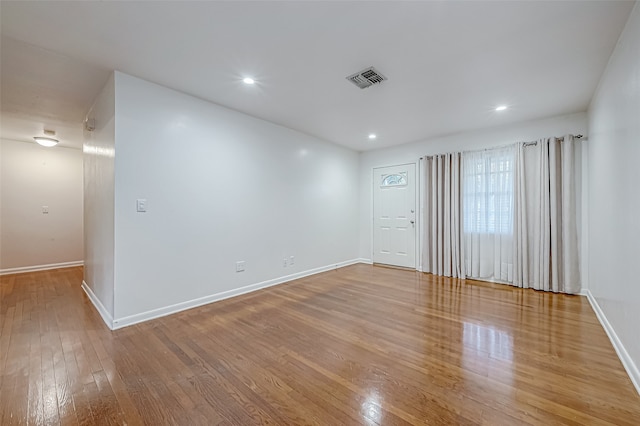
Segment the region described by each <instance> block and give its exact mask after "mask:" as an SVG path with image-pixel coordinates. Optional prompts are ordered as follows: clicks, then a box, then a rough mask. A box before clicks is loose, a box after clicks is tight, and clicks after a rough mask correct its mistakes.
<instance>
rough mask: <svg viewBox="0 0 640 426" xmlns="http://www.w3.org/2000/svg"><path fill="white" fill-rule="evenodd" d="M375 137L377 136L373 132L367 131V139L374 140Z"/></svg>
mask: <svg viewBox="0 0 640 426" xmlns="http://www.w3.org/2000/svg"><path fill="white" fill-rule="evenodd" d="M375 138H377V136H376V134H375V133H369V139H371V140H374V139H375Z"/></svg>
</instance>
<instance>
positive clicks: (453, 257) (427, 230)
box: [422, 152, 465, 278]
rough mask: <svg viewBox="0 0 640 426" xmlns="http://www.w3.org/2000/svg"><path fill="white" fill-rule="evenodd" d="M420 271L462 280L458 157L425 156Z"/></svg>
mask: <svg viewBox="0 0 640 426" xmlns="http://www.w3.org/2000/svg"><path fill="white" fill-rule="evenodd" d="M422 165H423V167H422V170H423V173H424V182H425V188H424V203H425V208H424V216H423V224H424V226H423V229H424V233H423V244H422V247H423V251H422V270H423V272H430V273H432V274H435V275H443V276H445V277H456V278H464V277H465V275H464V271H463V265H464V259H463V256H464V250H463V241H462V216H461V172H462V170H461V168H462V167H461V166H462V165H461V154H460V153H459V152H458V153H452V154H442V155H435V156H433V157H425V158H424V160H423V163H422Z"/></svg>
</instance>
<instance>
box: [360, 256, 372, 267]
mask: <svg viewBox="0 0 640 426" xmlns="http://www.w3.org/2000/svg"><path fill="white" fill-rule="evenodd" d="M357 263H366V264H367V265H373V260H371V259H365V258H364V257H361V258H360V259H358V262H357Z"/></svg>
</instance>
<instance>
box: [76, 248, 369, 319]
mask: <svg viewBox="0 0 640 426" xmlns="http://www.w3.org/2000/svg"><path fill="white" fill-rule="evenodd" d="M356 263H366V259H352V260H348V261H345V262H339V263H334V264H330V265H326V266H321V267H319V268H313V269H309V270H306V271H302V272H297V273H295V274H291V275H285V276H283V277H279V278H274V279H272V280H267V281H262V282H259V283H256V284H250V285H247V286H244V287H240V288H235V289H232V290H227V291H223V292H220V293H216V294H211V295H209V296H204V297H200V298H198V299H192V300H188V301H186V302H181V303H176V304H174V305H169V306H165V307H162V308H158V309H153V310H150V311H147V312H142V313H139V314H135V315H130V316H127V317H122V318H117V319H114V320H113V321H112V323H111V324H112V326H109V322H108V321H107V320H106V319H105V322H106V323H107V325H108V326H109V328H111V329H112V330H117V329H119V328H123V327H127V326H130V325H133V324H137V323H140V322H144V321H149V320H152V319H154V318H159V317H163V316H166V315H171V314H175V313H177V312H180V311H185V310H187V309H192V308H197V307H198V306H202V305H207V304H209V303H212V302H217V301H220V300H224V299H228V298H230V297H235V296H240V295H241V294H246V293H250V292H252V291H256V290H261V289H263V288H267V287H271V286H274V285H278V284H282V283H286V282H288V281H293V280H297V279H300V278H304V277H308V276H310V275H315V274H319V273H321V272H326V271H331V270H333V269H338V268H343V267H345V266H349V265H355V264H356ZM85 291H86V290H85ZM89 298H91V296H89ZM94 304H95V303H94ZM96 307H97V306H96ZM98 309H99V308H98ZM101 315H102V314H101ZM104 318H105V317H104V315H103V319H104Z"/></svg>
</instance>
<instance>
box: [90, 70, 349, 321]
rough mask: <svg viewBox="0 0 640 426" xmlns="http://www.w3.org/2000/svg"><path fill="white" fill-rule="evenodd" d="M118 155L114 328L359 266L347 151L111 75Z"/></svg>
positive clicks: (256, 120) (105, 165) (114, 241)
mask: <svg viewBox="0 0 640 426" xmlns="http://www.w3.org/2000/svg"><path fill="white" fill-rule="evenodd" d="M243 95H244V96H246V95H247V94H246V93H244V94H243ZM114 152H115V157H114V163H113V164H114V205H113V217H114V223H113V235H112V241H113V247H114V251H113V253H114V265H113V271H114V277H113V324H112V326H114V327H116V328H117V327H121V326H124V325H127V324H131V323H135V322H138V321H142V320H146V319H149V318H152V317H154V316H159V315H164V314H168V313H171V312H174V311H177V310H180V309H186V308H188V307H191V306H197V305H199V304H202V303H207V302H210V301H213V300H216V299H219V298H222V297H227V296H231V295H234V294H239V293H241V292H245V291H250V290H253V289H256V288H260V287H262V286H266V285H270V284H274V283H278V282H282V281H286V280H288V279H291V278H294V277H297V276H301V275H305V274H309V273H313V272H317V271H320V270H325V269H328V268H335V267H336V266H337V265H342V264H348V263H353V262H355V261H356V258H357V247H358V226H357V220H358V154H357V153H356V152H354V151H351V150H348V149H345V148H342V147H338V146H336V145H333V144H330V143H327V142H324V141H321V140H319V139H317V138H314V137H311V136H308V135H304V134H301V133H299V132H296V131H293V130H290V129H287V128H284V127H281V126H278V125H275V124H272V123H268V122H266V121H263V120H259V119H256V118H253V117H250V116H247V115H244V114H241V113H238V112H235V111H231V110H229V109H226V108H223V107H220V106H218V105H215V104H212V103H209V102H205V101H202V100H200V99H197V98H194V97H192V96H188V95H186V94H183V93H180V92H176V91H174V90H170V89H167V88H165V87H162V86H159V85H156V84H153V83H149V82H146V81H143V80H140V79H138V78H134V77H131V76H128V75H125V74H122V73H119V72H116V73H115V151H114ZM103 166H104V170H102V171H104V172H105V174H104V175H101V174H100V170H98V171H96V174H95V175H94V176H93V178H92V179H95V178H96V177H97V176H108V175H109V173H110V171H109V169H108V168H109V166H110V164H103ZM97 167H98V168H100V167H101V166H100V165H99V164H97ZM86 188H89V189H90V188H91V184H88V186H86ZM138 200H144V204H145V206H144V207H145V208H144V210H146V211H144V212H140V211H137V210H138V205H137V204H138ZM93 214H94V215H99V214H100V213H98V212H95V211H94V212H93ZM106 229H107V230H108V225H107V228H106ZM99 238H102V236H100V237H99ZM87 245H88V246H89V247H91V246H92V245H93V244H92V242H91V241H88V244H87ZM101 246H104V247H106V245H103V244H101ZM285 259H286V262H285ZM237 262H243V263H241V267H240V269H244V270H243V271H241V272H237V271H236V270H237ZM105 281H106V280H105ZM88 284H89V283H88ZM89 286H90V284H89ZM106 296H108V295H106ZM100 300H102V299H101V298H100ZM102 303H103V304H104V305H105V306H107V302H105V301H102Z"/></svg>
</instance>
